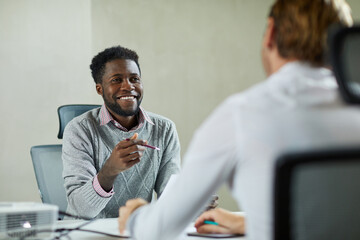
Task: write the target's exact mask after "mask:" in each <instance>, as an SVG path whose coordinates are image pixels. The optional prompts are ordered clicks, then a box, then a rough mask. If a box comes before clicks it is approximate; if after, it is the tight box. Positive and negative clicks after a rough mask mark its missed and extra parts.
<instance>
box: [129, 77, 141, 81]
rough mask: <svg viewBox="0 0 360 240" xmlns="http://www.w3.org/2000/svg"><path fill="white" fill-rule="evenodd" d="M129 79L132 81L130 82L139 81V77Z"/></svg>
mask: <svg viewBox="0 0 360 240" xmlns="http://www.w3.org/2000/svg"><path fill="white" fill-rule="evenodd" d="M131 81H132V82H139V81H140V78H138V77H134V78H132V79H131Z"/></svg>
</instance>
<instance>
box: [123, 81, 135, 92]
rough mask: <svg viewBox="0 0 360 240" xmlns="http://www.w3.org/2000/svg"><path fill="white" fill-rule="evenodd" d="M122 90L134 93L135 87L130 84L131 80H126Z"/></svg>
mask: <svg viewBox="0 0 360 240" xmlns="http://www.w3.org/2000/svg"><path fill="white" fill-rule="evenodd" d="M121 89H122V90H127V91H132V90H134V89H135V86H134V85H133V84H132V83H131V82H130V80H129V79H124V80H123V82H122V84H121Z"/></svg>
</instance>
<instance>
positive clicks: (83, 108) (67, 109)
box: [58, 104, 101, 139]
mask: <svg viewBox="0 0 360 240" xmlns="http://www.w3.org/2000/svg"><path fill="white" fill-rule="evenodd" d="M100 106H101V105H91V104H87V105H86V104H71V105H63V106H60V107H59V108H58V115H59V126H60V127H59V133H58V138H59V139H62V138H63V133H64V129H65V126H66V125H67V124H68V123H69V122H70V121H71V120H72V119H73V118H74V117H77V116H79V115H81V114H83V113H85V112H87V111H89V110H91V109H94V108H97V107H100Z"/></svg>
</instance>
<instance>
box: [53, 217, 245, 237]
mask: <svg viewBox="0 0 360 240" xmlns="http://www.w3.org/2000/svg"><path fill="white" fill-rule="evenodd" d="M84 223H86V221H83V220H62V221H58V222H57V224H56V228H57V229H59V228H76V227H78V226H80V225H82V224H84ZM192 226H193V224H191V225H189V227H188V228H187V229H186V230H185V231H184V233H183V234H182V235H181V236H179V238H178V240H206V239H208V240H209V239H214V238H208V237H190V236H187V235H186V233H187V232H194V231H195V228H194V227H192ZM81 229H85V230H93V231H99V232H105V233H109V234H114V235H120V233H119V230H118V222H117V218H107V219H97V220H95V221H93V222H90V223H88V224H87V225H85V226H83V227H81ZM68 236H69V237H70V238H71V239H76V240H82V239H88V240H95V239H96V240H108V239H131V238H114V237H110V236H105V235H100V234H96V233H91V232H84V231H72V232H70V233H69V235H68ZM64 239H66V237H64ZM217 239H219V238H217ZM226 239H229V238H226ZM230 239H234V240H245V239H246V238H245V237H235V238H230Z"/></svg>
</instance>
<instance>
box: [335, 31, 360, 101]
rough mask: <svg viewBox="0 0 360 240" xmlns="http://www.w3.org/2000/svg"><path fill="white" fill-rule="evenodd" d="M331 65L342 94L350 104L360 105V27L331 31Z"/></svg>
mask: <svg viewBox="0 0 360 240" xmlns="http://www.w3.org/2000/svg"><path fill="white" fill-rule="evenodd" d="M329 52H330V55H329V56H330V63H331V66H332V68H333V71H334V74H335V77H336V80H337V82H338V85H339V89H340V93H341V94H342V96H343V98H344V99H345V101H347V102H348V103H350V104H353V103H356V104H359V103H360V25H356V26H353V27H349V28H344V27H334V28H332V29H331V31H329Z"/></svg>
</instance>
